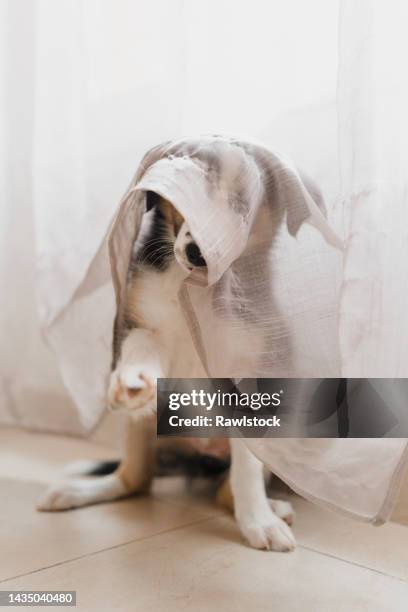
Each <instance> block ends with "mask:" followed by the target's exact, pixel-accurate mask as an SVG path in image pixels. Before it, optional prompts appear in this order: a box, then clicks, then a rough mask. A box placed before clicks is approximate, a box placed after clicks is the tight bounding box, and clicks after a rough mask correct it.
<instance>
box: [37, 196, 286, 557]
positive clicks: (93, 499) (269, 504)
mask: <svg viewBox="0 0 408 612" xmlns="http://www.w3.org/2000/svg"><path fill="white" fill-rule="evenodd" d="M147 197H148V202H149V201H150V207H151V211H150V212H149V213H146V215H145V222H144V227H143V228H142V232H141V238H140V239H138V242H137V244H136V245H135V255H134V258H133V261H132V264H131V268H130V274H129V284H128V297H127V310H126V320H127V326H126V327H127V333H126V335H125V337H124V339H123V341H122V344H121V351H120V359H119V361H118V363H117V365H116V368H115V370H114V371H113V372H112V374H111V378H110V384H109V390H108V402H109V405H110V407H111V409H112V410H114V411H120V412H125V413H127V414H128V416H129V418H128V425H127V432H126V441H125V449H124V455H123V458H122V461H121V464H120V466H119V467H118V469H117V470H116V471H115V472H114V473H113V474H108V475H106V476H101V477H98V478H87V479H74V480H67V481H64V482H61V483H59V484H56V485H54V486H52V487H51V488H50V489H48V490H47V491H46V493H45V495H44V496H43V497H42V499H41V500H40V502H39V504H38V508H39V509H40V510H47V511H52V510H64V509H68V508H75V507H79V506H84V505H87V504H93V503H97V502H103V501H110V500H113V499H117V498H121V497H125V496H128V495H130V494H133V493H136V492H144V491H147V490H148V488H149V486H150V483H151V479H152V477H153V471H154V470H153V465H154V456H155V453H156V450H157V448H156V447H157V443H158V441H157V439H156V435H155V412H156V381H157V379H158V378H159V377H173V378H190V377H191V378H200V377H206V372H205V371H204V368H203V366H202V364H201V362H200V360H199V358H198V356H197V354H196V352H195V349H194V347H193V344H192V341H191V337H190V332H189V330H188V327H187V324H186V321H185V319H184V317H183V314H182V312H181V310H180V307H179V304H178V296H177V294H178V291H179V288H180V285H181V283H182V282H183V280H184V278H185V277H186V275H188V274H189V272H190V271H191V269H192V267H194V264H192V262H191V260H190V259H189V257H188V254H190V255H191V253H192V252H193V255H194V257H193V259H194V261H195V263H196V264H198V265H203V261H201V260H200V259H199V258H198V259H197V257H198V256H199V255H200V254H199V253H198V254H197V250H195V249H194V248H193V247H192V246H191V245H195V243H194V239H193V237H192V235H191V232H190V230H189V227H188V225H187V223H186V222H185V221H184V220H183V219H182V218H181V217H180V215H178V213H177V212H176V211H174V209H172V207H171V204H170V203H168V202H166V201H165V200H162V199H161V198H160V197H159V196H156V194H152V193H150V194H148V195H147ZM149 198H150V200H149ZM189 245H190V246H189ZM204 263H205V262H204ZM216 333H217V334H219V336H218V337H220V342H221V346H223V347H225V350H226V351H228V350H230V351H235V350H236V346H237V343H239V344H242V343H243V342H245V343H253V342H257V341H258V339H257V338H255V339H254V337H253V335H252V336H251V337H245V334H246V333H248V332H246V331H245V330H244V329H242V330H240V329H239V328H238V327H237V325H236V324H234V325H233V326H231V327H230V326H229V325H228V323H226V321H225V320H224V321H220V326H219V329H218V330H217V331H216ZM259 342H261V339H259ZM224 358H225V359H224V360H225V361H226V362H227V363H228V355H225V353H224ZM221 367H222V364H220V368H221ZM218 375H219V376H220V377H226V376H228V374H226V373H225V372H222V371H220V372H219V374H218ZM230 445H231V469H230V474H229V483H227V484H228V486H230V487H231V491H232V498H233V506H234V513H235V517H236V520H237V522H238V525H239V527H240V530H241V533H242V534H243V536H244V537H245V538H246V540H247V541H248V542H249V544H250V545H251V546H253V547H254V548H260V549H262V548H264V549H271V550H276V551H288V550H292V549H293V548H294V547H295V540H294V537H293V534H292V531H291V529H290V527H289V526H288V524H287V523H291V521H292V518H293V510H292V507H291V505H290V504H289V503H287V502H283V501H279V500H269V499H268V498H267V496H266V491H265V481H264V474H263V465H262V464H261V462H260V461H259V460H258V459H256V458H255V457H254V455H252V453H251V452H250V451H249V450H248V448H247V447H246V445H245V443H244V442H243V441H242V440H240V439H231V440H230ZM285 521H286V522H285Z"/></svg>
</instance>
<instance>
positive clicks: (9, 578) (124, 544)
mask: <svg viewBox="0 0 408 612" xmlns="http://www.w3.org/2000/svg"><path fill="white" fill-rule="evenodd" d="M220 518H222V517H220V516H211V517H206V518H203V519H200V520H197V521H192V522H190V523H186V524H185V525H179V526H178V527H172V528H170V529H163V530H162V531H158V532H157V533H154V534H151V535H148V536H143V537H140V538H136V539H133V540H128V541H126V542H121V543H120V544H115V545H113V546H108V547H107V548H101V549H99V550H95V551H92V552H89V553H86V554H84V555H79V556H77V557H72V558H70V559H66V560H64V561H59V562H57V563H52V564H50V565H45V566H44V567H40V568H38V569H35V570H32V571H30V572H24V573H22V574H17V575H15V576H11V577H8V578H4V579H1V580H0V584H6V583H7V582H11V581H13V580H17V579H19V578H24V577H26V576H32V575H34V574H37V573H40V572H43V571H46V570H48V569H52V568H54V567H60V566H62V565H66V564H69V563H74V562H76V561H80V560H82V559H86V558H88V557H93V556H95V555H99V554H102V553H104V552H109V551H111V550H116V549H118V548H122V547H124V546H128V545H129V544H134V543H137V542H142V541H145V540H149V539H152V538H155V537H158V536H161V535H164V534H167V533H171V532H173V531H180V530H183V529H187V528H190V527H193V526H194V525H199V524H201V523H207V522H211V521H214V520H217V519H220ZM298 548H300V549H302V550H305V551H308V552H310V553H312V554H315V555H321V556H323V557H327V558H329V559H333V560H335V561H340V562H341V563H345V564H349V565H352V566H354V567H359V568H360V569H365V570H367V571H368V572H373V573H375V574H379V575H380V576H384V577H385V578H390V579H391V580H397V581H398V582H402V583H404V584H407V583H408V581H407V580H405V579H404V578H401V577H399V576H395V575H393V574H388V573H386V572H383V571H381V570H378V569H375V568H372V567H367V566H366V565H363V564H361V563H356V562H355V561H350V560H347V559H344V558H342V557H337V556H336V555H333V554H330V553H327V552H323V551H321V550H316V549H314V548H312V547H310V546H306V545H304V544H298Z"/></svg>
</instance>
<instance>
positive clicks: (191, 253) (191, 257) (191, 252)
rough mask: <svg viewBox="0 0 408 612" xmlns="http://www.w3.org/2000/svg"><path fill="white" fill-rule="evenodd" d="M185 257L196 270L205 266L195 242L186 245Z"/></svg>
mask: <svg viewBox="0 0 408 612" xmlns="http://www.w3.org/2000/svg"><path fill="white" fill-rule="evenodd" d="M186 255H187V259H188V261H189V262H190V263H191V264H193V266H196V267H197V268H199V267H202V266H206V265H207V264H206V263H205V260H204V258H203V256H202V255H201V251H200V249H199V248H198V246H197V245H196V243H195V242H189V243H188V245H187V246H186Z"/></svg>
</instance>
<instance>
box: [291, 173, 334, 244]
mask: <svg viewBox="0 0 408 612" xmlns="http://www.w3.org/2000/svg"><path fill="white" fill-rule="evenodd" d="M296 183H297V185H295V188H294V193H293V195H292V197H289V198H288V200H289V202H288V203H287V212H286V223H287V227H288V231H289V233H290V234H291V235H292V236H296V234H297V233H298V231H299V229H300V227H301V225H302V224H303V223H304V222H305V221H307V220H309V219H310V217H311V215H313V213H315V214H316V208H315V209H314V210H313V208H312V210H311V202H313V203H314V204H315V205H316V207H317V213H318V211H320V212H321V213H322V215H323V217H324V219H326V218H327V210H326V205H325V203H324V199H323V195H322V193H321V191H320V189H319V187H318V186H317V185H316V183H315V182H314V181H312V179H311V178H310V177H308V176H307V175H305V174H304V173H303V172H299V173H298V179H297V181H296ZM302 192H303V197H302V195H301V194H302Z"/></svg>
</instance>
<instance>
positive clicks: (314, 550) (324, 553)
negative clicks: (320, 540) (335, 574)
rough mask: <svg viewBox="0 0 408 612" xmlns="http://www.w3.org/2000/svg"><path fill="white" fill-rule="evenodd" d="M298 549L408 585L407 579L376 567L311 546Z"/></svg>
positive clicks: (299, 545) (299, 546) (300, 546)
mask: <svg viewBox="0 0 408 612" xmlns="http://www.w3.org/2000/svg"><path fill="white" fill-rule="evenodd" d="M298 548H302V549H303V550H307V551H308V552H311V553H314V554H316V555H322V556H323V557H328V558H329V559H334V560H335V561H341V562H343V563H348V564H349V565H353V566H354V567H359V568H361V569H365V570H367V571H369V572H374V573H375V574H380V576H385V577H386V578H392V579H393V580H398V581H399V582H403V583H404V584H408V580H406V579H405V578H401V577H400V576H395V575H393V574H387V572H383V571H382V570H379V569H376V568H374V567H367V565H363V564H362V563H357V562H356V561H350V560H348V559H344V558H343V557H336V555H333V554H330V553H328V552H323V551H322V550H316V549H315V548H311V547H310V546H305V545H304V544H298Z"/></svg>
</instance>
